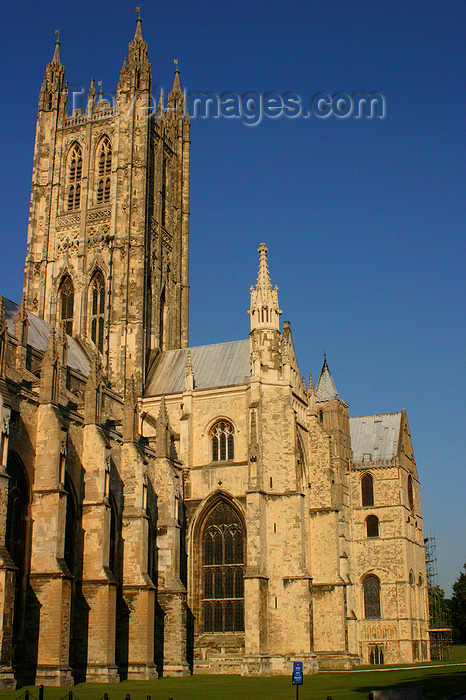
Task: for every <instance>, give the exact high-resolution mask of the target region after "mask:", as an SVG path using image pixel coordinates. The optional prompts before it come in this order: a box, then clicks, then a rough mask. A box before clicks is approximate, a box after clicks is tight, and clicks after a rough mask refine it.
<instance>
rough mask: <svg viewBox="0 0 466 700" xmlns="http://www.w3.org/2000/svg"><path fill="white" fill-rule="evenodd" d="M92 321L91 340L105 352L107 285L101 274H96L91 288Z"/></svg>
mask: <svg viewBox="0 0 466 700" xmlns="http://www.w3.org/2000/svg"><path fill="white" fill-rule="evenodd" d="M89 302H90V308H91V314H90V320H91V339H92V341H93V342H94V343H95V345H96V346H97V348H98V349H99V350H100V352H103V351H104V323H105V283H104V278H103V275H102V273H101V272H96V273H95V275H94V277H93V278H92V280H91V286H90V300H89Z"/></svg>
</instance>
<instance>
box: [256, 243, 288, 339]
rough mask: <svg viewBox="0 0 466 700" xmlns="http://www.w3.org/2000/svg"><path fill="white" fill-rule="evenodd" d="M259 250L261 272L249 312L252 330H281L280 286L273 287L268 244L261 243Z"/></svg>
mask: <svg viewBox="0 0 466 700" xmlns="http://www.w3.org/2000/svg"><path fill="white" fill-rule="evenodd" d="M257 250H258V252H259V273H258V275H257V285H256V288H255V289H254V287H251V289H250V292H251V308H250V309H249V311H248V313H249V315H250V316H251V330H252V331H253V330H256V329H262V328H264V329H274V330H277V331H278V330H280V321H279V315H280V314H281V310H280V309H279V308H278V287H275V288H273V289H272V283H271V281H270V274H269V268H268V264H267V246H266V245H265V243H261V244H260V246H259V248H258V249H257Z"/></svg>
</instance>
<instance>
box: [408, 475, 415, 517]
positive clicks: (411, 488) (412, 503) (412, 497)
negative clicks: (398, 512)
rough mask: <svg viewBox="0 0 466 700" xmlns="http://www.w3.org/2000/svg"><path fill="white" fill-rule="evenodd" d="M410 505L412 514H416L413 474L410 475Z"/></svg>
mask: <svg viewBox="0 0 466 700" xmlns="http://www.w3.org/2000/svg"><path fill="white" fill-rule="evenodd" d="M408 503H409V509H410V511H411V513H414V493H413V477H412V476H411V474H408Z"/></svg>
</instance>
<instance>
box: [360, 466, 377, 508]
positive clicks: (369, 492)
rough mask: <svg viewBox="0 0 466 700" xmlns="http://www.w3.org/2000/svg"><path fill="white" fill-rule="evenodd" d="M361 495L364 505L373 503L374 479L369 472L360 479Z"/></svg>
mask: <svg viewBox="0 0 466 700" xmlns="http://www.w3.org/2000/svg"><path fill="white" fill-rule="evenodd" d="M361 497H362V505H363V506H364V507H371V506H373V505H374V480H373V478H372V476H371V475H370V474H364V476H363V477H362V479H361Z"/></svg>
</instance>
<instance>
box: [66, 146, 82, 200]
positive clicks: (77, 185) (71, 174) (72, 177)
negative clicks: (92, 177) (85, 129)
mask: <svg viewBox="0 0 466 700" xmlns="http://www.w3.org/2000/svg"><path fill="white" fill-rule="evenodd" d="M82 174H83V157H82V150H81V146H79V144H77V143H75V144H74V145H73V146H72V147H71V150H70V154H69V156H68V209H79V206H80V204H81V178H82Z"/></svg>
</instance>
